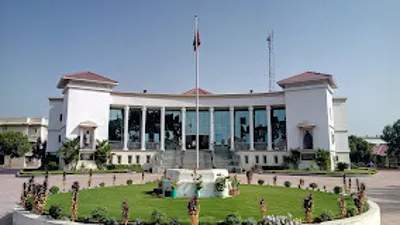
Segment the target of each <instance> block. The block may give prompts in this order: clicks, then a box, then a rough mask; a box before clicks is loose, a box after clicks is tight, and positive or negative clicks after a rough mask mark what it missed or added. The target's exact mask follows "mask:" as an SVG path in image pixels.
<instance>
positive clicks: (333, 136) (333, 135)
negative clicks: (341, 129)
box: [331, 132, 335, 145]
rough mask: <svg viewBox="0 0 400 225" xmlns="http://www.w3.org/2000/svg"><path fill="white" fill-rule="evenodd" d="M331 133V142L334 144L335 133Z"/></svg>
mask: <svg viewBox="0 0 400 225" xmlns="http://www.w3.org/2000/svg"><path fill="white" fill-rule="evenodd" d="M331 135H332V144H333V145H334V144H335V134H334V133H333V132H332V133H331Z"/></svg>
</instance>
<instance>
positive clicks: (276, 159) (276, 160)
mask: <svg viewBox="0 0 400 225" xmlns="http://www.w3.org/2000/svg"><path fill="white" fill-rule="evenodd" d="M274 159H275V164H278V162H279V160H278V156H277V155H276V156H274Z"/></svg>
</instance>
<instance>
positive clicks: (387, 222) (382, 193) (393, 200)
mask: <svg viewBox="0 0 400 225" xmlns="http://www.w3.org/2000/svg"><path fill="white" fill-rule="evenodd" d="M112 176H113V175H112V174H95V175H93V181H92V184H93V185H97V184H99V183H101V182H105V183H106V185H111V184H112ZM160 176H161V174H146V175H145V181H150V180H154V179H156V178H159V177H160ZM87 177H88V176H87V175H69V176H68V177H67V181H68V183H67V187H70V186H71V184H72V182H73V181H76V180H77V181H79V182H80V183H81V185H82V186H86V184H87ZM238 177H239V178H240V180H241V181H242V183H245V180H246V178H245V175H244V174H240V175H239V176H238ZM272 177H273V175H270V174H262V175H254V179H253V182H257V180H258V179H264V180H265V181H266V183H269V184H272ZM129 178H131V179H133V182H134V183H141V174H117V184H124V183H125V182H126V180H127V179H129ZM300 178H303V179H304V180H305V183H306V184H309V183H311V182H315V183H317V184H318V186H319V187H322V186H324V185H325V186H326V187H327V189H328V190H332V188H333V187H334V186H336V185H341V184H342V178H340V177H321V176H314V177H310V176H305V177H298V176H284V175H278V184H280V185H282V184H283V182H285V181H286V180H288V181H291V182H292V184H293V185H297V184H298V182H299V179H300ZM399 178H400V170H395V171H381V172H379V173H378V174H377V175H373V176H369V177H359V180H360V182H364V183H365V184H366V186H367V196H368V198H369V199H371V200H373V201H375V202H376V203H378V204H379V206H380V207H381V213H382V214H381V218H382V225H394V224H399V222H398V221H400V179H399ZM351 179H352V181H353V182H352V183H353V184H354V185H353V186H355V179H356V178H353V177H352V178H351ZM27 180H28V178H17V177H15V171H5V170H3V171H1V170H0V225H11V224H12V217H11V211H12V208H13V206H14V205H15V203H16V202H17V201H18V200H19V197H20V193H21V189H22V183H23V182H24V181H27ZM36 180H37V181H40V182H41V181H42V180H43V176H38V177H37V178H36ZM49 183H50V186H53V185H56V186H59V187H61V184H62V182H61V176H59V175H57V176H50V178H49Z"/></svg>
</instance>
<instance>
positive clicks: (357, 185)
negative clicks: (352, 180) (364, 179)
mask: <svg viewBox="0 0 400 225" xmlns="http://www.w3.org/2000/svg"><path fill="white" fill-rule="evenodd" d="M356 187H357V192H359V191H360V183H359V182H358V178H356Z"/></svg>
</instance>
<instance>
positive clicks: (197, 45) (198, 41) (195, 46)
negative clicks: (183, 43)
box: [193, 29, 200, 51]
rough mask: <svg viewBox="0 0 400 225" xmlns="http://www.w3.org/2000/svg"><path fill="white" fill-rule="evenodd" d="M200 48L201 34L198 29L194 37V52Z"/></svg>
mask: <svg viewBox="0 0 400 225" xmlns="http://www.w3.org/2000/svg"><path fill="white" fill-rule="evenodd" d="M196 35H197V44H196ZM198 47H200V32H199V30H198V29H197V32H196V34H195V35H194V39H193V49H194V51H196V50H197V48H198Z"/></svg>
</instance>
